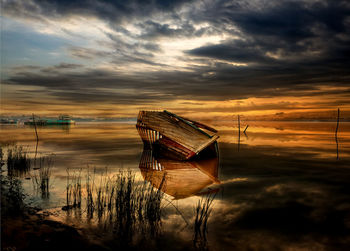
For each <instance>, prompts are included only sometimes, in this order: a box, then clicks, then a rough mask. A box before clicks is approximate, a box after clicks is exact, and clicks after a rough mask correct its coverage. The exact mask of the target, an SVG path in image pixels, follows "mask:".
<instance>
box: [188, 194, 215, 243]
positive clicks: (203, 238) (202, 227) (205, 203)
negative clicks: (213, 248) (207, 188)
mask: <svg viewBox="0 0 350 251" xmlns="http://www.w3.org/2000/svg"><path fill="white" fill-rule="evenodd" d="M215 197H216V193H214V194H208V195H206V197H204V198H202V199H200V200H199V201H198V204H197V206H196V208H195V214H196V216H195V220H194V229H193V230H194V237H193V243H194V246H195V247H196V248H197V249H199V250H206V249H207V234H208V219H209V216H210V214H211V212H212V203H213V201H214V199H215Z"/></svg>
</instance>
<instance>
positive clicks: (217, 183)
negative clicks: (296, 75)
mask: <svg viewBox="0 0 350 251" xmlns="http://www.w3.org/2000/svg"><path fill="white" fill-rule="evenodd" d="M209 124H210V125H211V126H213V127H214V128H216V129H217V130H219V135H220V139H219V140H218V144H219V152H220V155H219V158H218V159H209V160H206V161H202V162H191V163H181V162H176V161H170V160H164V159H163V160H153V159H152V157H150V154H149V153H148V152H147V151H144V150H143V144H142V141H141V139H140V137H139V135H138V133H137V130H136V128H135V124H134V123H130V122H129V123H78V124H76V125H74V126H71V127H59V126H58V127H40V128H38V134H39V138H40V141H39V144H38V154H37V155H38V156H46V155H49V154H54V155H53V157H52V158H53V160H54V164H53V167H52V169H51V178H50V187H49V195H48V196H41V194H40V193H38V191H37V190H36V189H35V188H34V187H33V182H32V180H33V175H35V172H38V171H37V170H31V171H30V172H28V173H25V174H23V177H21V179H22V184H23V187H24V190H25V192H26V193H27V194H28V197H27V198H26V200H27V202H29V203H31V205H33V206H39V207H41V208H43V210H44V211H46V212H48V213H47V214H49V217H50V218H51V219H54V220H58V221H61V222H65V223H67V224H70V225H73V226H76V227H77V228H78V229H80V230H81V231H82V232H83V233H85V234H87V235H89V236H92V237H91V238H93V239H97V240H98V239H101V241H103V238H104V236H103V235H101V234H97V232H98V231H97V230H98V229H99V228H98V227H99V226H98V220H97V219H93V220H87V219H86V217H84V214H85V211H86V210H84V201H83V206H82V209H81V210H82V211H81V212H80V213H79V215H76V214H74V213H71V212H67V211H63V210H61V208H62V206H64V205H65V203H66V202H65V200H66V185H67V174H68V173H69V174H70V175H72V174H77V173H80V174H81V177H83V180H84V177H85V176H86V174H87V171H89V172H91V173H92V172H93V173H94V175H95V176H96V177H97V180H98V179H100V177H101V178H102V177H103V176H106V175H107V176H109V177H111V176H113V175H114V174H116V173H117V172H119V170H131V171H132V172H134V173H135V177H136V178H135V179H136V180H137V181H143V180H144V179H145V178H146V180H147V182H151V183H152V184H153V185H154V186H156V187H157V186H158V185H159V182H160V179H161V177H163V175H164V174H166V179H167V185H166V188H164V189H163V190H164V191H165V192H166V194H165V197H164V200H163V203H162V221H161V222H162V223H161V233H162V239H163V240H165V241H164V243H163V244H161V245H164V246H169V247H170V249H171V247H172V248H173V249H179V250H181V249H184V248H192V245H193V243H192V239H193V222H194V217H195V207H196V205H197V203H198V200H199V199H200V198H202V197H206V196H208V195H207V194H208V192H210V191H211V192H217V194H216V197H215V199H214V202H213V207H212V212H211V215H210V218H209V221H208V234H207V237H208V240H207V245H208V246H207V247H209V249H210V250H232V249H238V250H247V249H252V250H275V249H281V250H329V249H331V250H337V249H338V250H344V249H345V248H349V245H350V123H341V124H340V127H339V133H338V142H336V140H335V137H334V130H335V126H336V125H335V123H326V122H323V123H319V122H249V123H248V124H249V128H248V129H247V131H246V134H244V133H243V132H242V131H241V134H240V137H238V130H237V126H236V123H235V122H232V121H231V122H230V121H221V122H220V121H219V122H215V123H209ZM242 126H243V129H244V127H245V125H242ZM0 128H1V139H0V143H1V144H2V146H3V149H4V150H5V152H6V147H8V145H10V146H11V145H13V144H17V145H22V146H24V148H25V149H26V150H27V151H29V152H30V154H31V156H33V155H34V152H35V148H36V141H35V133H34V129H33V128H32V127H29V126H16V125H1V127H0ZM144 163H155V164H153V166H152V167H148V168H150V170H151V172H152V176H151V178H149V177H148V178H147V175H145V173H144V169H145V168H147V164H146V167H145V164H144ZM83 198H84V195H83ZM83 200H84V199H83ZM96 229H97V230H96Z"/></svg>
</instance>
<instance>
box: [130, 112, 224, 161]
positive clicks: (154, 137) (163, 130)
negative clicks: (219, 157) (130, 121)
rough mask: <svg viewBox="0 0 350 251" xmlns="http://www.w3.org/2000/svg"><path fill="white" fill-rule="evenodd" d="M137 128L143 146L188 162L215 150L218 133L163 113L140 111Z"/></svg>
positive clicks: (176, 116) (202, 125)
mask: <svg viewBox="0 0 350 251" xmlns="http://www.w3.org/2000/svg"><path fill="white" fill-rule="evenodd" d="M136 128H137V130H138V133H139V135H140V137H141V138H142V140H143V142H144V145H145V146H150V147H151V148H152V149H158V150H161V151H162V152H164V151H163V150H165V152H168V153H170V155H171V156H169V155H168V156H167V157H174V158H176V159H180V160H189V159H191V158H193V157H195V156H196V155H199V154H200V153H201V152H202V151H203V150H205V149H207V148H215V149H214V150H215V151H217V144H214V143H215V142H216V140H217V139H218V138H219V136H218V135H217V130H215V129H214V128H211V127H209V126H207V125H204V124H202V123H199V122H197V121H193V120H190V119H187V118H184V117H180V116H178V115H176V114H174V113H171V112H168V111H166V110H164V111H163V112H157V111H140V112H139V115H138V118H137V123H136Z"/></svg>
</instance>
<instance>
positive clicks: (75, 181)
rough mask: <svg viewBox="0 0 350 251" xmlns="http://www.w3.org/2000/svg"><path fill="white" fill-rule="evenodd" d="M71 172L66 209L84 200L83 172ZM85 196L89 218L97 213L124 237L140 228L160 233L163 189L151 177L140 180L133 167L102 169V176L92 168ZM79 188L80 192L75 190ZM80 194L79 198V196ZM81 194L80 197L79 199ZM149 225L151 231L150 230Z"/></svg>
mask: <svg viewBox="0 0 350 251" xmlns="http://www.w3.org/2000/svg"><path fill="white" fill-rule="evenodd" d="M67 172H68V175H67V189H66V206H65V207H64V209H65V210H72V209H75V208H77V207H80V204H78V203H76V202H75V201H81V200H80V198H79V196H81V191H80V189H81V186H82V185H81V184H82V180H81V173H80V172H79V173H78V176H77V175H76V174H71V173H70V172H69V171H67ZM84 183H85V191H84V194H83V195H84V197H85V201H86V204H85V205H86V214H87V218H88V219H92V218H93V217H94V213H96V216H97V220H98V222H99V224H100V225H101V226H102V225H103V226H104V227H105V229H113V232H114V233H115V234H116V235H117V236H118V237H120V238H121V239H124V240H130V239H131V238H133V234H135V233H136V232H140V231H141V232H148V233H150V234H157V233H158V229H159V225H160V219H161V203H162V198H163V196H164V194H163V192H162V191H161V190H160V189H161V187H162V186H163V183H164V180H163V181H162V182H161V185H160V187H159V189H157V188H154V187H153V186H152V185H151V184H149V183H148V182H147V181H144V182H136V181H135V174H134V173H133V172H131V171H121V170H120V171H119V172H118V173H117V174H115V175H114V176H110V175H108V173H107V170H106V172H105V173H102V174H101V176H97V175H96V170H94V172H93V173H90V171H88V174H87V175H86V179H85V181H84ZM75 191H79V192H75ZM76 197H77V199H76ZM78 198H79V199H78ZM146 229H147V231H146Z"/></svg>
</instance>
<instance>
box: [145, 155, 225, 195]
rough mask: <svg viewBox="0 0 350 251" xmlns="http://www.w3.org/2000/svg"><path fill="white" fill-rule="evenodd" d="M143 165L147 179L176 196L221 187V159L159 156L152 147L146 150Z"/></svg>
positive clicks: (195, 193)
mask: <svg viewBox="0 0 350 251" xmlns="http://www.w3.org/2000/svg"><path fill="white" fill-rule="evenodd" d="M139 168H140V170H141V174H142V176H143V178H144V179H145V180H147V181H148V182H150V183H151V184H152V186H154V187H155V188H157V189H160V190H161V191H163V192H164V193H166V194H168V195H170V196H172V197H173V198H174V199H183V198H187V197H190V196H193V195H201V194H208V193H215V192H217V191H218V190H219V184H220V181H219V179H218V168H219V158H218V156H216V157H210V158H206V159H198V160H190V161H180V160H173V159H169V158H163V157H157V155H155V154H154V152H152V150H150V149H145V150H144V151H143V153H142V156H141V159H140V164H139Z"/></svg>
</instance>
